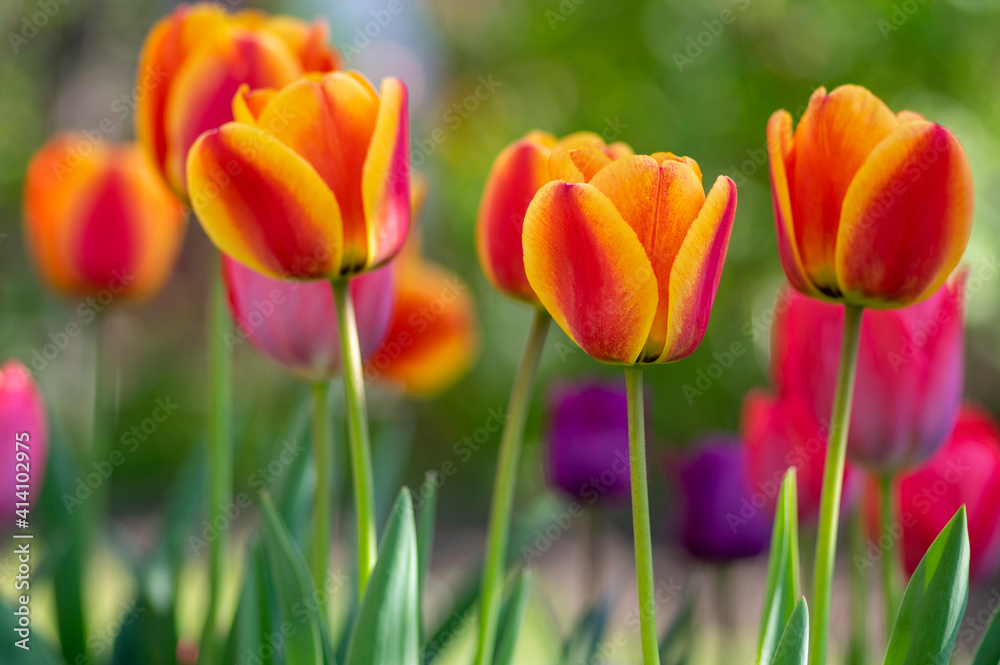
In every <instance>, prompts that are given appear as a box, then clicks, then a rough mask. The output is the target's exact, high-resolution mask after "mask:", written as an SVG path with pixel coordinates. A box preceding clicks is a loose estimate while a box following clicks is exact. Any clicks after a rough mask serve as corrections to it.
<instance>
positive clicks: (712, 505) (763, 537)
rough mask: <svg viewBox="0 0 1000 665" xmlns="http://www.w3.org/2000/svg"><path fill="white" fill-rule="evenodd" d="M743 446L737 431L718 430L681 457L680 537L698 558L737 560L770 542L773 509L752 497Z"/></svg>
mask: <svg viewBox="0 0 1000 665" xmlns="http://www.w3.org/2000/svg"><path fill="white" fill-rule="evenodd" d="M745 451H746V448H745V447H744V446H741V445H740V442H739V439H738V438H737V437H736V436H732V435H725V434H718V435H714V436H709V437H706V438H704V439H702V440H701V441H700V442H699V443H697V444H696V445H695V448H694V449H693V450H692V451H691V452H688V453H685V454H684V455H683V456H682V457H681V459H680V460H679V465H678V472H677V478H678V480H679V485H680V502H681V513H680V520H679V523H678V532H677V538H678V541H679V542H680V545H681V547H683V548H684V549H685V550H687V551H688V552H689V553H690V554H691V555H692V556H694V557H695V558H698V559H703V560H706V561H720V562H721V561H733V560H735V559H743V558H747V557H752V556H757V555H758V554H760V553H761V552H763V551H764V550H765V549H766V548H767V545H768V541H769V539H770V535H771V523H770V521H769V519H768V515H769V514H768V513H766V511H761V510H754V509H753V505H752V504H751V503H750V502H749V501H748V499H749V498H750V496H751V494H752V492H751V490H750V488H749V486H748V484H747V473H746V452H745Z"/></svg>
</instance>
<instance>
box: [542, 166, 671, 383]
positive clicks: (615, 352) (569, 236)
mask: <svg viewBox="0 0 1000 665" xmlns="http://www.w3.org/2000/svg"><path fill="white" fill-rule="evenodd" d="M523 233H524V234H523V244H524V267H525V272H526V274H527V277H528V282H529V283H530V284H531V286H532V288H533V289H534V291H535V293H536V294H537V295H538V299H539V300H540V301H541V303H542V305H543V306H545V308H546V309H547V310H548V311H549V313H550V314H552V318H553V319H555V321H556V323H558V324H559V326H560V327H561V328H562V329H563V330H564V331H566V334H567V335H569V336H570V337H571V338H572V339H573V341H575V342H576V343H577V344H578V345H579V346H580V348H582V349H583V350H584V351H586V352H587V353H588V354H590V355H591V356H593V357H594V358H596V359H597V360H600V361H602V362H608V363H621V364H633V363H635V362H636V361H637V360H638V359H639V356H640V354H641V352H642V349H643V346H644V345H645V343H646V338H647V337H648V335H649V329H650V326H652V324H653V319H654V317H655V316H656V303H657V287H656V278H655V277H654V273H653V266H652V265H651V264H650V262H649V259H648V258H647V256H646V251H645V250H644V249H643V247H642V243H640V242H639V238H638V237H637V236H636V233H635V231H634V230H633V229H632V227H630V226H629V225H628V223H627V222H626V221H625V220H624V219H623V218H622V215H621V213H619V212H618V210H616V209H615V206H614V205H613V204H612V203H611V201H610V200H609V199H608V197H606V196H605V195H604V194H602V193H601V192H600V191H599V190H598V189H597V188H596V187H594V186H593V185H587V184H583V185H570V184H567V183H564V182H559V181H555V182H551V183H549V184H547V185H545V186H544V187H542V188H541V189H540V190H539V191H538V194H536V195H535V198H534V200H532V202H531V205H530V206H529V207H528V211H527V214H526V215H525V218H524V232H523Z"/></svg>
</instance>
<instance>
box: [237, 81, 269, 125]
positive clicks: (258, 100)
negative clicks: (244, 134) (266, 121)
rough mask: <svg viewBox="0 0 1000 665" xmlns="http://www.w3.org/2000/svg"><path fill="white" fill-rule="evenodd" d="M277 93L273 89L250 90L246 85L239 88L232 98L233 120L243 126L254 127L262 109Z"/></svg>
mask: <svg viewBox="0 0 1000 665" xmlns="http://www.w3.org/2000/svg"><path fill="white" fill-rule="evenodd" d="M276 94H278V91H277V90H275V89H274V88H258V89H257V90H251V89H250V86H248V85H247V84H246V83H244V84H243V85H241V86H240V88H239V90H237V91H236V96H235V97H233V120H235V121H236V122H242V123H243V124H245V125H256V124H257V118H259V117H260V114H261V113H263V111H264V107H266V106H267V105H268V104H270V103H271V100H272V99H274V96H275V95H276Z"/></svg>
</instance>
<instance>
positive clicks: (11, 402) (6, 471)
mask: <svg viewBox="0 0 1000 665" xmlns="http://www.w3.org/2000/svg"><path fill="white" fill-rule="evenodd" d="M0 437H2V439H0V441H2V444H0V449H2V451H3V453H2V454H3V459H2V460H0V474H2V475H0V488H2V491H3V501H2V507H0V515H2V518H3V524H2V527H3V529H4V530H6V529H10V528H12V527H13V526H14V523H15V520H16V519H18V513H17V512H16V510H17V508H18V506H16V505H15V504H16V503H18V502H21V501H24V502H25V503H28V504H29V507H30V505H34V503H35V501H36V500H37V499H38V493H39V491H40V490H41V487H42V480H43V479H44V478H45V467H46V464H47V462H48V456H49V425H48V420H47V418H46V411H45V400H44V398H43V397H42V393H41V392H40V391H39V390H38V386H37V385H36V384H35V380H34V379H33V378H32V377H31V373H30V372H29V371H28V368H27V367H25V366H24V365H22V364H21V363H19V362H17V361H16V360H8V361H7V362H6V363H4V364H3V366H2V367H0ZM21 492H25V494H23V495H22V494H21ZM25 499H26V501H25ZM28 522H29V523H30V522H31V520H30V518H29V519H28Z"/></svg>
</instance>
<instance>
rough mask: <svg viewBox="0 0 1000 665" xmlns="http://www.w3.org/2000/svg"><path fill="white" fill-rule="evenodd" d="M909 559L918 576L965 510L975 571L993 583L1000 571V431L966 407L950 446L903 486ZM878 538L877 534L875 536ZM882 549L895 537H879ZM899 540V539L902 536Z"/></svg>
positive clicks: (873, 500)
mask: <svg viewBox="0 0 1000 665" xmlns="http://www.w3.org/2000/svg"><path fill="white" fill-rule="evenodd" d="M896 491H897V499H898V504H897V505H898V506H899V524H898V525H890V527H889V529H890V530H891V529H892V528H893V527H897V526H901V527H902V538H903V559H904V564H905V566H906V570H907V572H908V573H909V574H911V575H912V574H913V571H914V570H916V568H917V565H918V564H919V563H920V560H921V559H922V558H923V556H924V554H925V553H926V552H927V548H929V547H930V545H931V543H932V542H934V539H935V538H936V537H937V535H938V533H940V531H941V529H942V528H943V527H944V525H945V524H947V523H948V521H949V520H950V519H951V518H952V517H953V516H954V515H955V512H956V511H958V509H959V508H960V507H961V506H962V505H964V506H965V508H966V511H967V515H968V525H969V526H968V528H969V567H970V575H971V576H972V578H973V579H976V580H986V579H990V578H991V577H993V576H994V575H995V574H996V572H997V569H998V568H1000V521H998V520H997V515H998V514H1000V428H998V426H997V423H996V421H994V420H993V418H992V417H991V416H990V415H989V414H987V413H985V412H983V411H981V410H979V409H977V408H973V407H969V406H966V407H964V408H963V409H962V411H961V413H960V414H959V417H958V422H957V423H956V424H955V428H954V429H953V430H952V432H951V435H950V436H949V437H948V440H947V441H946V442H945V444H944V446H942V447H941V449H940V450H938V451H937V452H936V453H935V454H934V456H933V457H931V458H930V459H929V460H927V462H926V463H924V465H923V466H920V467H918V468H916V469H913V470H912V471H910V472H909V473H907V474H905V475H903V476H901V477H900V478H899V479H898V482H897V490H896ZM866 499H867V501H866V503H867V508H868V512H869V515H871V516H872V519H871V520H870V522H871V523H872V524H877V521H876V520H875V519H874V517H875V515H877V514H878V512H877V511H878V494H877V491H876V489H875V487H874V486H873V485H870V486H869V487H868V492H867V496H866ZM873 535H874V534H873ZM874 536H875V537H874V538H873V541H874V542H876V543H878V542H879V541H880V539H882V538H884V537H888V538H893V539H894V538H895V537H894V536H893V534H892V533H889V534H888V535H885V534H883V533H878V534H877V535H874ZM896 537H898V536H896Z"/></svg>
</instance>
